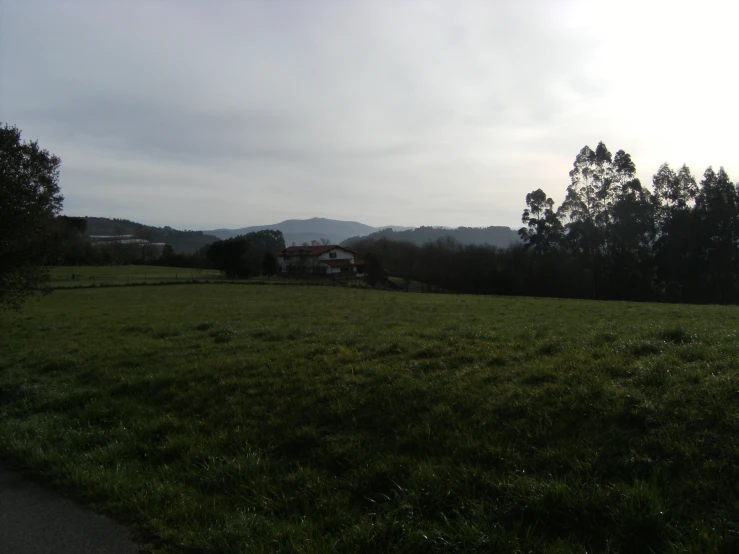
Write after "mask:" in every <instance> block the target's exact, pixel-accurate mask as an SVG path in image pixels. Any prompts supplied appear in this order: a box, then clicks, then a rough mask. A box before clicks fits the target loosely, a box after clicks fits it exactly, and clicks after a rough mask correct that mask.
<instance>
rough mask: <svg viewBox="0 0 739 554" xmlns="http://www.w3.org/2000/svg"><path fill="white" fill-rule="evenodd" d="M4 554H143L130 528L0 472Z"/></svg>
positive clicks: (0, 536) (17, 476) (12, 474)
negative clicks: (132, 538) (133, 539)
mask: <svg viewBox="0 0 739 554" xmlns="http://www.w3.org/2000/svg"><path fill="white" fill-rule="evenodd" d="M0 552H2V553H8V554H11V553H12V554H47V553H48V554H52V553H53V554H86V553H88V552H90V553H96V554H98V553H99V554H138V552H139V548H138V546H136V544H134V542H133V541H132V540H131V536H130V535H129V533H128V531H127V530H126V528H125V527H123V526H121V525H119V524H117V523H116V522H114V521H113V520H112V519H110V518H108V517H105V516H102V515H100V514H96V513H94V512H91V511H90V510H86V509H84V508H81V507H80V506H78V505H77V504H75V503H74V502H72V501H71V500H69V499H67V498H64V497H63V496H62V495H60V494H58V493H56V492H53V491H50V490H47V489H45V488H43V487H42V486H41V485H38V484H37V483H34V482H32V481H28V480H26V479H24V478H23V477H22V476H21V475H20V474H19V473H16V472H12V471H8V470H5V469H2V468H0Z"/></svg>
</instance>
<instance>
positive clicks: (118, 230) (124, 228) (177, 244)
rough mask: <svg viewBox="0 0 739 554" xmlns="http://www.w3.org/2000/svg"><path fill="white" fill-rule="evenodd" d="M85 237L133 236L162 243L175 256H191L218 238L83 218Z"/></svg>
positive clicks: (107, 219)
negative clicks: (168, 246)
mask: <svg viewBox="0 0 739 554" xmlns="http://www.w3.org/2000/svg"><path fill="white" fill-rule="evenodd" d="M84 219H85V221H87V231H86V233H85V234H86V235H87V236H91V235H134V236H135V237H136V238H143V239H146V240H148V241H150V242H164V243H167V244H169V245H171V246H172V249H173V250H174V253H175V254H192V253H193V252H197V251H198V250H200V249H201V248H202V247H204V246H208V245H209V244H212V243H214V242H215V241H217V240H218V237H215V236H212V235H208V234H206V233H204V232H203V231H189V230H188V231H179V230H177V229H173V228H172V227H152V226H151V225H144V224H143V223H136V222H135V221H129V220H128V219H110V218H107V217H85V218H84Z"/></svg>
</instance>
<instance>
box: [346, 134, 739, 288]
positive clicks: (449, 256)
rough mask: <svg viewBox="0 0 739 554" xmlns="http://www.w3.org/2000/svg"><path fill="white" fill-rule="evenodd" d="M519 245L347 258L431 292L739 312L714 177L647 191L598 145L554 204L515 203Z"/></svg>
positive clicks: (531, 198) (685, 172)
mask: <svg viewBox="0 0 739 554" xmlns="http://www.w3.org/2000/svg"><path fill="white" fill-rule="evenodd" d="M522 222H523V224H524V226H523V227H522V228H521V229H520V230H519V231H518V234H519V236H520V237H521V239H522V241H523V244H521V245H513V246H511V247H508V248H495V247H491V246H479V245H462V244H460V243H459V242H458V241H456V240H454V239H452V238H449V237H446V238H442V239H438V240H436V241H433V242H429V243H426V244H424V245H422V246H417V245H415V244H413V243H410V242H404V243H399V242H392V241H389V240H386V239H380V240H365V241H359V242H356V243H355V244H354V248H355V249H358V250H360V251H362V252H365V253H367V254H369V255H371V256H372V257H373V259H376V260H378V263H380V264H382V266H383V267H384V268H385V269H386V270H387V271H388V272H389V273H390V274H392V275H396V276H399V277H403V278H405V279H406V280H407V281H411V280H414V281H421V282H423V283H426V284H428V285H431V286H434V287H439V288H442V289H446V290H450V291H455V292H464V293H484V294H517V295H532V296H560V297H571V298H599V299H624V300H656V301H671V302H696V303H706V302H710V303H736V302H737V301H739V194H738V193H737V187H736V186H735V185H734V184H733V183H732V182H731V180H730V179H729V176H728V175H727V173H726V171H724V169H723V168H720V169H719V170H718V171H715V170H714V169H713V168H712V167H709V168H708V169H706V171H705V172H704V173H703V177H702V179H701V181H700V182H698V181H697V180H696V178H695V177H694V175H693V174H692V172H691V170H690V168H688V167H687V166H685V165H683V166H682V167H680V168H679V169H677V170H674V169H673V168H671V167H670V165H669V164H667V163H665V164H663V165H662V166H661V167H660V168H659V169H658V170H657V172H656V173H655V175H654V177H653V179H652V188H651V189H650V188H649V187H647V186H644V185H642V183H641V182H640V180H639V179H638V178H637V177H636V166H635V164H634V162H633V160H632V159H631V156H630V155H629V154H627V153H626V152H624V151H623V150H619V151H618V152H616V154H615V155H613V154H611V152H610V151H609V150H608V148H607V147H606V145H605V144H603V143H602V142H601V143H599V144H598V146H597V147H596V148H595V149H592V148H590V147H589V146H585V147H584V148H583V149H582V150H581V151H580V152H579V153H578V154H577V156H576V158H575V162H574V164H573V168H572V171H570V184H569V186H568V187H567V193H566V196H565V199H564V201H563V202H562V204H561V205H560V206H559V207H557V208H556V209H555V204H554V201H553V200H552V199H551V198H550V197H549V196H548V195H547V194H546V193H545V192H544V191H543V190H541V189H537V190H535V191H533V192H531V193H529V194H527V195H526V208H525V209H524V211H523V215H522Z"/></svg>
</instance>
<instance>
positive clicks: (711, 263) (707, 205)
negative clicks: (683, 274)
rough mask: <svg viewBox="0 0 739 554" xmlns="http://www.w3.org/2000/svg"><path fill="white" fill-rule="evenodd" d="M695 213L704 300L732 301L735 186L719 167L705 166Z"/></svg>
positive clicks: (737, 232) (737, 261)
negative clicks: (703, 270)
mask: <svg viewBox="0 0 739 554" xmlns="http://www.w3.org/2000/svg"><path fill="white" fill-rule="evenodd" d="M695 212H696V220H697V221H696V223H697V224H696V231H697V240H698V245H699V248H700V256H701V257H700V259H701V261H702V262H703V264H704V265H703V267H704V268H705V269H706V271H705V272H704V277H705V280H704V281H703V283H702V286H703V290H705V291H706V292H707V293H710V296H707V297H706V300H708V301H712V302H730V301H734V300H736V288H737V287H736V285H735V283H736V282H737V278H738V277H739V271H738V267H737V266H738V265H739V256H738V255H737V244H739V220H738V216H739V210H738V209H737V190H736V187H735V186H734V184H733V183H732V182H731V180H730V179H729V176H728V175H727V174H726V171H724V168H723V167H722V168H720V169H719V171H718V173H716V172H715V171H714V170H713V168H711V167H709V168H708V169H706V171H705V173H704V174H703V180H702V181H701V188H700V191H699V192H698V195H697V197H696V200H695Z"/></svg>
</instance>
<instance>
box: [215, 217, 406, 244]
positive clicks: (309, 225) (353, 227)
mask: <svg viewBox="0 0 739 554" xmlns="http://www.w3.org/2000/svg"><path fill="white" fill-rule="evenodd" d="M390 228H392V229H397V230H400V231H402V230H405V229H409V228H410V227H400V226H396V225H394V226H390ZM264 229H273V230H279V231H282V234H283V235H284V236H285V244H287V245H288V246H290V245H291V244H293V243H295V244H303V243H304V242H311V241H313V240H319V241H320V240H321V239H326V240H328V241H329V242H330V243H331V244H339V243H341V242H342V241H343V240H345V239H347V238H349V237H354V236H365V235H369V234H370V233H374V232H376V231H379V230H380V229H384V227H372V226H370V225H365V224H364V223H359V222H358V221H339V220H336V219H326V218H323V217H313V218H311V219H288V220H286V221H283V222H281V223H275V224H273V225H255V226H253V227H242V228H241V229H214V230H212V231H204V233H206V234H208V235H213V236H215V237H218V238H219V239H228V238H231V237H235V236H238V235H245V234H246V233H251V232H253V231H262V230H264Z"/></svg>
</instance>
